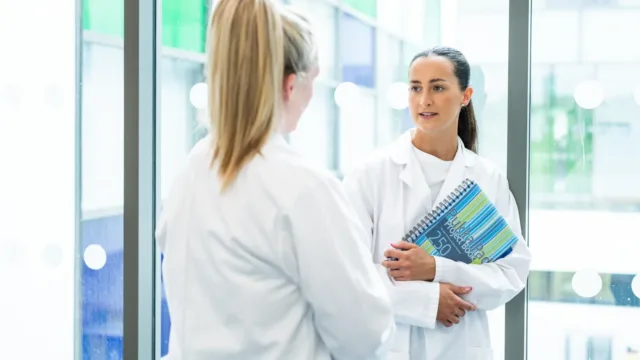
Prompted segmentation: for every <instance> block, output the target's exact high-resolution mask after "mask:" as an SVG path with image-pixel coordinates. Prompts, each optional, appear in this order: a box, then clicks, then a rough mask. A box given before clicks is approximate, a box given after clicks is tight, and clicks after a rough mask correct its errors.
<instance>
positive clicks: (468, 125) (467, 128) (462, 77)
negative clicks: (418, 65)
mask: <svg viewBox="0 0 640 360" xmlns="http://www.w3.org/2000/svg"><path fill="white" fill-rule="evenodd" d="M428 56H441V57H444V58H447V59H448V60H449V61H451V63H452V64H453V72H454V75H455V76H456V78H458V83H459V84H460V90H462V91H464V90H467V88H468V87H469V81H470V79H471V67H470V66H469V62H468V61H467V58H466V57H465V56H464V54H462V53H461V52H460V51H459V50H456V49H454V48H451V47H447V46H436V47H433V48H431V49H428V50H425V51H422V52H420V53H418V54H417V55H416V56H414V57H413V59H412V60H411V64H413V62H414V61H416V60H417V59H419V58H423V57H428ZM411 64H409V65H411ZM458 136H459V137H460V139H462V142H463V143H464V147H466V148H467V149H469V150H471V151H473V152H477V151H478V124H477V122H476V114H475V113H474V111H473V104H472V102H471V101H469V104H467V105H466V106H463V107H462V109H460V115H459V116H458Z"/></svg>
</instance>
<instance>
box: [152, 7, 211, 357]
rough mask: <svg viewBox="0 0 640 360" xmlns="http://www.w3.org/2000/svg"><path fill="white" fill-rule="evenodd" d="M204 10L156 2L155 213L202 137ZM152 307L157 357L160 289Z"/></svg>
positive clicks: (164, 317) (166, 323)
mask: <svg viewBox="0 0 640 360" xmlns="http://www.w3.org/2000/svg"><path fill="white" fill-rule="evenodd" d="M210 10H211V9H210V7H209V1H208V0H189V1H187V2H186V3H185V2H184V1H183V0H180V1H178V0H171V1H167V0H163V1H162V19H163V25H162V26H163V27H162V31H163V46H162V49H161V51H160V58H159V60H158V74H157V75H158V77H159V79H158V80H159V81H158V83H159V84H160V88H159V89H158V90H159V92H160V93H159V96H158V103H159V104H160V108H159V114H158V129H157V131H158V132H157V134H156V136H157V147H158V148H157V154H158V160H159V164H158V166H157V182H158V183H157V184H156V186H157V188H158V189H159V190H158V191H159V194H158V196H159V199H158V203H159V209H158V210H161V209H162V202H163V200H164V199H165V198H166V197H167V196H168V194H169V190H170V189H171V184H172V182H173V180H174V178H175V176H176V175H177V173H178V171H179V170H180V169H181V168H182V167H183V166H184V164H185V161H186V159H187V155H188V154H189V152H190V151H191V148H192V147H193V145H195V143H196V142H197V141H198V140H200V139H201V138H202V137H203V136H204V135H205V134H206V132H207V130H206V126H207V125H208V124H207V115H206V107H207V102H208V98H207V97H208V91H207V86H206V84H205V82H204V81H205V79H204V59H205V56H204V51H205V39H206V29H207V22H208V14H209V11H210ZM160 256H162V255H160ZM161 259H162V258H161ZM161 259H160V261H161ZM156 270H157V271H158V272H159V273H158V274H157V276H156V279H158V281H160V282H161V281H162V274H161V273H160V268H159V267H158V268H157V269H156ZM160 286H161V287H162V282H161V285H160ZM157 306H159V307H160V314H159V316H160V321H159V324H160V326H159V329H156V334H159V336H158V337H157V339H158V341H159V343H158V344H156V346H158V347H159V349H158V350H159V353H160V355H161V356H165V355H167V353H168V351H169V333H170V330H171V316H170V314H169V308H168V306H167V301H166V297H165V293H164V288H162V293H161V298H160V299H157Z"/></svg>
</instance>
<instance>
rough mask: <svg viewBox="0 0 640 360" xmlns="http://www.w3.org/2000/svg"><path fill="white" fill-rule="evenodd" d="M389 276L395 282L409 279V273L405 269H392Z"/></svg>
mask: <svg viewBox="0 0 640 360" xmlns="http://www.w3.org/2000/svg"><path fill="white" fill-rule="evenodd" d="M389 276H391V277H392V278H393V279H394V280H406V279H408V277H409V272H408V271H406V270H403V269H391V270H389Z"/></svg>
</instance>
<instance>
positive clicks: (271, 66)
mask: <svg viewBox="0 0 640 360" xmlns="http://www.w3.org/2000/svg"><path fill="white" fill-rule="evenodd" d="M208 36H209V38H208V59H207V60H208V64H207V82H208V88H209V122H210V129H211V131H212V133H213V136H212V140H213V149H214V152H213V158H212V165H213V164H214V163H217V164H218V166H219V168H218V176H219V177H220V178H221V180H222V190H224V189H226V188H227V187H228V186H229V185H230V184H231V183H232V182H233V181H234V180H235V179H236V177H237V176H238V173H239V172H240V170H241V169H242V167H243V166H244V165H245V164H246V163H248V162H249V161H250V160H251V159H252V158H253V157H254V156H256V155H258V154H260V150H261V149H262V147H263V146H264V144H265V143H266V142H267V140H268V139H269V138H270V137H271V134H272V133H273V131H274V130H275V129H276V127H277V126H278V125H279V123H277V122H278V120H280V116H281V103H282V88H283V85H284V83H283V81H284V78H285V76H288V75H290V74H299V75H303V74H304V73H305V72H307V71H309V70H310V69H311V68H312V67H313V66H315V65H316V63H317V60H316V59H317V55H316V50H315V45H314V44H315V41H314V39H313V36H312V33H311V30H310V27H309V24H308V22H307V21H306V19H304V18H303V17H302V16H301V15H299V14H297V13H295V12H293V11H292V10H287V9H284V8H280V7H279V6H277V5H276V4H274V3H273V1H271V0H221V1H219V2H218V5H217V7H216V9H215V10H214V12H213V14H212V16H211V18H210V21H209V34H208Z"/></svg>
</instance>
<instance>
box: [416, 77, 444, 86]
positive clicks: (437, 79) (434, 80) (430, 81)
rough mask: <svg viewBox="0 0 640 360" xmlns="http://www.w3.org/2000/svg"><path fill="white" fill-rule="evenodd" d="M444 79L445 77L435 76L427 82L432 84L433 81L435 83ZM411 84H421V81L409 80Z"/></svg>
mask: <svg viewBox="0 0 640 360" xmlns="http://www.w3.org/2000/svg"><path fill="white" fill-rule="evenodd" d="M446 81H447V80H445V79H441V78H435V79H431V80H429V84H433V83H437V82H446ZM411 84H417V85H420V84H422V82H421V81H420V80H411Z"/></svg>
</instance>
